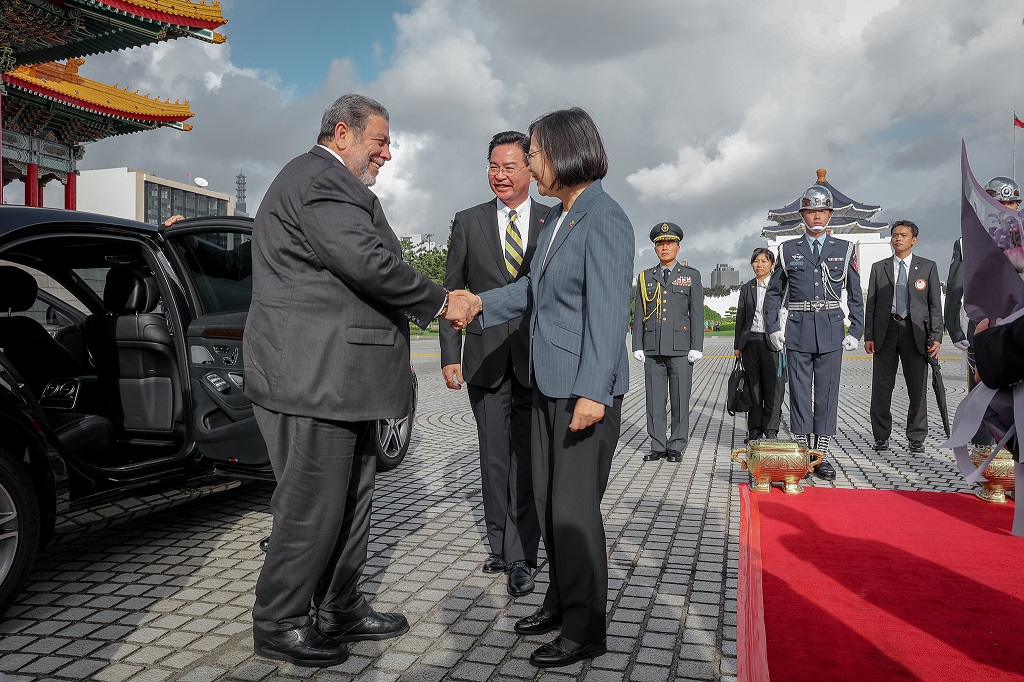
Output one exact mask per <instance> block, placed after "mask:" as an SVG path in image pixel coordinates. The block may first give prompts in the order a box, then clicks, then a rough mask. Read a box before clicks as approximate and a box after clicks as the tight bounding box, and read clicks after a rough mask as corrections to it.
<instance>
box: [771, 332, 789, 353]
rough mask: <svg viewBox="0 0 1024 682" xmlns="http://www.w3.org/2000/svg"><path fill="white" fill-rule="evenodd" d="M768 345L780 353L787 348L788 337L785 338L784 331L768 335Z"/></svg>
mask: <svg viewBox="0 0 1024 682" xmlns="http://www.w3.org/2000/svg"><path fill="white" fill-rule="evenodd" d="M768 343H770V344H771V346H772V348H774V349H775V350H777V351H780V350H782V349H784V348H785V347H786V337H785V336H783V334H782V330H781V329H780V330H779V331H777V332H772V333H771V334H769V335H768Z"/></svg>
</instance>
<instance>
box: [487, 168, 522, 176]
mask: <svg viewBox="0 0 1024 682" xmlns="http://www.w3.org/2000/svg"><path fill="white" fill-rule="evenodd" d="M525 168H526V166H488V167H487V174H488V175H498V174H499V173H504V174H505V175H515V174H516V173H518V172H519V171H521V170H524V169H525Z"/></svg>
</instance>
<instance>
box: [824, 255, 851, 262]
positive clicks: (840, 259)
mask: <svg viewBox="0 0 1024 682" xmlns="http://www.w3.org/2000/svg"><path fill="white" fill-rule="evenodd" d="M825 260H826V261H828V262H829V263H845V262H846V257H845V256H840V257H838V258H826V259H825Z"/></svg>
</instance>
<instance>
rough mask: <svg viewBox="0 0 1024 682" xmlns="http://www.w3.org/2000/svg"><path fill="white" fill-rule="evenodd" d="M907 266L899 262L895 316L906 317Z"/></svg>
mask: <svg viewBox="0 0 1024 682" xmlns="http://www.w3.org/2000/svg"><path fill="white" fill-rule="evenodd" d="M908 293H909V292H908V291H907V264H906V262H904V261H902V260H901V261H900V272H899V274H898V275H897V276H896V314H897V315H899V316H900V317H906V316H907V313H908V312H910V311H909V310H907V294H908Z"/></svg>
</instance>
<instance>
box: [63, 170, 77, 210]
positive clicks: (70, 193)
mask: <svg viewBox="0 0 1024 682" xmlns="http://www.w3.org/2000/svg"><path fill="white" fill-rule="evenodd" d="M77 183H78V175H76V174H75V173H74V172H71V173H68V181H67V182H66V183H64V208H66V209H68V210H69V211H77V210H78V208H77V206H78V187H77Z"/></svg>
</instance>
